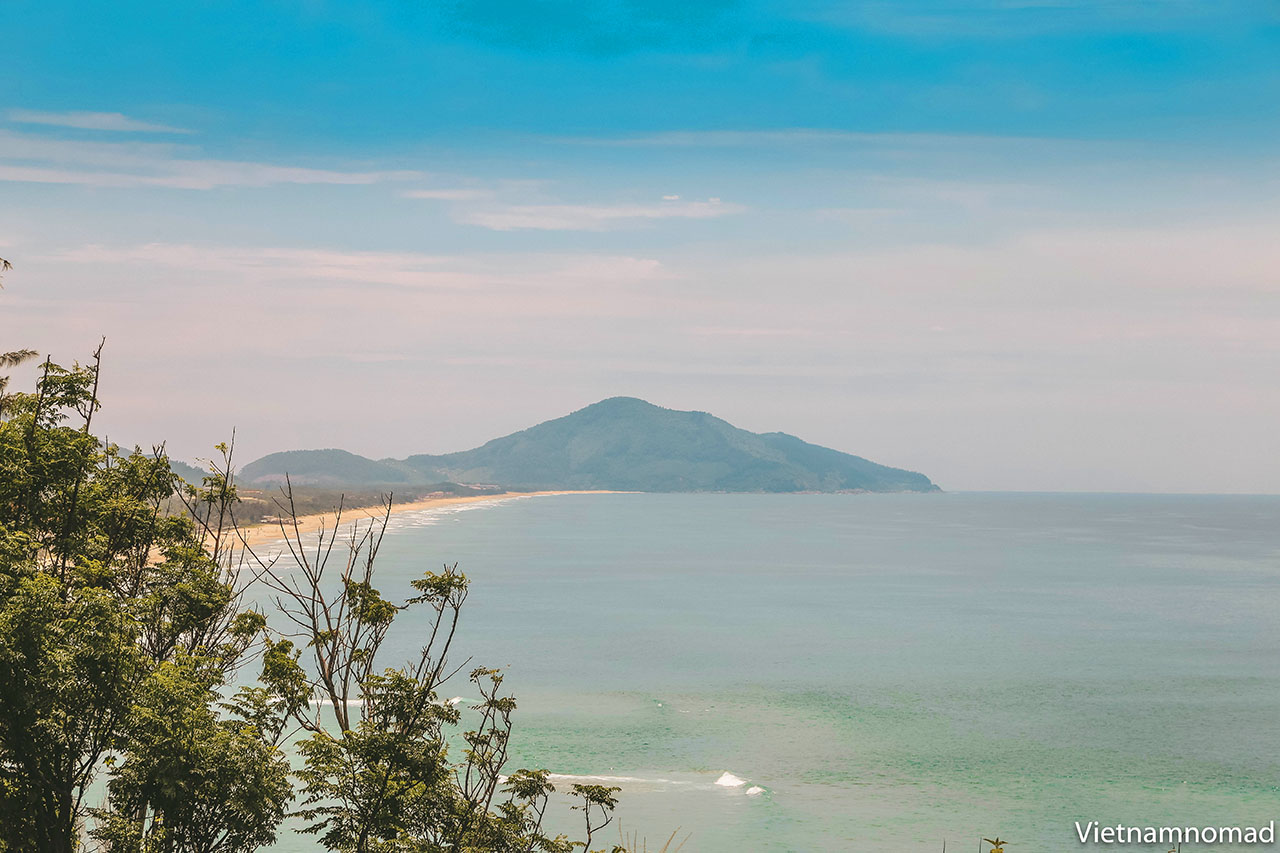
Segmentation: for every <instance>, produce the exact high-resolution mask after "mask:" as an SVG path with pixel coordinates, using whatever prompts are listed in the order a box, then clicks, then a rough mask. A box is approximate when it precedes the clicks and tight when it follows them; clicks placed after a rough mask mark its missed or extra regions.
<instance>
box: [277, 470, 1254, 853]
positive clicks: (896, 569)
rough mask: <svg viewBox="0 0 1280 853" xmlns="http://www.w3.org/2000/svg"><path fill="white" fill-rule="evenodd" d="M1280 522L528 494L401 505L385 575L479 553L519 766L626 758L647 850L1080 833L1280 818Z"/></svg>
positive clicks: (1090, 499)
mask: <svg viewBox="0 0 1280 853" xmlns="http://www.w3.org/2000/svg"><path fill="white" fill-rule="evenodd" d="M1277 521H1280V498H1272V497H1263V498H1258V497H1181V496H1100V495H1085V496H1080V495H1035V494H1018V495H1001V494H942V495H786V496H783V495H638V494H619V495H566V496H555V497H538V498H523V499H518V500H511V501H502V502H494V503H488V504H472V505H468V506H467V507H466V508H465V509H452V510H449V511H434V512H428V513H423V514H418V515H407V516H402V517H399V518H397V519H396V520H395V521H394V522H393V526H394V530H393V532H392V534H391V535H389V536H388V537H387V539H386V541H385V542H384V546H383V555H382V570H383V573H384V574H383V581H382V587H383V590H384V592H385V593H388V594H398V593H403V592H404V591H405V590H406V589H407V582H408V580H409V579H410V578H411V577H414V576H417V575H418V574H419V573H420V572H422V571H423V570H426V569H436V568H439V566H440V565H441V564H443V563H445V562H450V563H452V562H454V561H457V562H459V563H460V565H461V568H462V569H463V570H464V571H465V572H466V573H467V574H468V575H469V576H470V577H471V579H472V594H471V599H470V601H469V602H468V605H467V610H466V612H465V614H464V625H463V629H462V631H461V633H460V637H459V640H458V648H459V649H461V650H463V651H464V652H465V653H466V654H468V655H471V656H472V657H473V659H474V661H475V662H476V663H477V664H485V665H495V666H503V667H505V668H506V670H507V672H508V677H507V686H509V687H510V688H511V690H512V691H513V692H514V693H515V694H516V695H517V697H518V698H519V702H520V710H519V711H518V713H517V730H516V741H515V750H516V758H515V760H514V762H513V764H512V767H517V766H537V767H546V768H548V769H550V770H552V771H554V772H556V773H560V774H566V775H571V776H606V777H611V778H617V779H620V780H622V781H617V782H613V783H612V784H617V785H620V786H621V787H622V788H623V791H622V794H621V807H620V809H619V814H620V817H621V820H622V826H623V829H624V830H626V831H627V832H628V833H630V832H631V831H633V830H634V831H638V832H640V833H641V834H642V835H644V836H646V837H647V838H648V840H649V844H650V849H654V847H655V845H654V842H655V840H657V841H659V842H660V841H661V840H663V839H665V837H666V836H667V835H668V834H669V833H670V832H671V831H673V830H675V829H676V828H677V827H680V828H681V830H680V836H681V837H683V836H684V835H685V834H687V833H690V832H691V833H692V836H691V838H690V840H689V842H688V843H687V845H686V846H685V848H684V850H686V851H713V853H719V851H739V850H761V851H775V850H778V851H780V850H877V851H896V850H903V851H915V850H919V851H932V850H938V849H940V848H941V845H942V842H943V840H944V839H946V840H947V849H949V850H976V849H977V839H978V837H979V836H981V835H986V836H988V837H994V836H995V834H999V835H1000V836H1002V837H1004V838H1008V839H1012V840H1013V843H1012V844H1011V845H1010V846H1009V847H1008V848H1007V849H1008V850H1009V851H1010V853H1017V851H1032V850H1037V851H1050V850H1072V849H1079V848H1080V847H1081V845H1080V844H1079V843H1078V841H1077V840H1076V835H1075V830H1074V821H1076V820H1080V821H1082V822H1083V821H1088V820H1099V821H1101V822H1103V823H1110V824H1114V823H1116V822H1124V823H1129V824H1135V823H1136V824H1142V825H1147V824H1151V825H1166V824H1168V825H1192V824H1193V825H1215V826H1218V825H1235V824H1244V825H1252V824H1258V823H1266V822H1267V821H1269V820H1273V819H1280V714H1278V713H1277V711H1278V709H1280V618H1277V617H1278V616H1280V524H1277ZM399 627H400V629H401V630H400V632H399V633H397V634H396V635H395V637H394V638H393V642H394V643H396V644H398V647H397V650H396V654H395V657H396V658H399V657H401V655H404V656H407V655H408V654H409V650H410V649H411V648H412V647H413V646H414V645H416V642H417V638H416V637H415V636H414V635H415V633H416V632H415V631H414V630H413V627H414V626H412V625H408V624H405V625H401V626H399ZM454 692H456V693H457V694H458V695H462V696H468V695H469V694H468V692H467V690H466V689H465V684H464V685H459V686H458V687H457V689H456V691H454ZM726 772H728V773H731V774H732V775H733V776H735V777H737V779H740V780H742V781H743V784H741V785H737V786H725V785H717V784H715V783H716V781H717V780H718V779H721V777H722V774H724V773H726ZM564 781H565V782H566V783H567V782H568V781H570V780H568V779H566V780H564ZM725 781H730V780H725ZM749 792H750V793H749ZM611 831H612V830H611ZM610 840H616V836H612V838H611V839H610ZM657 846H660V844H659V845H657ZM298 849H305V848H298ZM1126 849H1134V850H1140V849H1156V848H1154V847H1152V848H1144V847H1142V846H1140V845H1136V846H1132V847H1127V848H1126ZM1159 849H1161V850H1164V849H1167V845H1165V846H1164V847H1161V848H1159ZM1187 849H1188V850H1192V849H1195V850H1210V849H1228V848H1226V847H1222V848H1214V847H1211V846H1207V845H1205V846H1188V848H1187Z"/></svg>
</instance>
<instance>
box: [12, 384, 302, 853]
mask: <svg viewBox="0 0 1280 853" xmlns="http://www.w3.org/2000/svg"><path fill="white" fill-rule="evenodd" d="M97 379H98V368H97V364H96V359H95V363H94V364H93V365H90V366H79V365H76V366H73V367H71V368H63V367H60V366H59V365H56V364H52V363H46V365H45V367H44V370H43V371H42V375H41V378H40V380H39V382H38V384H37V388H36V391H35V393H34V394H17V395H13V397H12V398H11V399H10V400H9V402H8V405H7V406H6V408H5V410H4V417H3V419H0V850H7V851H28V850H40V851H53V853H63V851H67V853H69V851H72V850H76V849H78V848H79V847H80V846H81V842H82V840H83V839H82V836H81V827H82V826H86V825H88V826H91V827H92V830H93V835H94V836H95V837H97V838H98V839H99V840H100V841H101V842H103V844H104V845H105V849H107V850H111V851H144V850H145V851H179V850H183V851H188V850H189V851H214V850H217V851H233V850H251V849H256V847H257V846H260V845H261V844H262V843H264V842H265V841H269V840H270V839H271V838H273V837H274V835H275V829H276V826H277V825H278V824H279V821H280V819H281V816H282V814H283V811H284V808H285V806H286V805H287V803H288V800H289V797H290V786H289V782H288V778H287V766H286V765H285V763H284V761H283V758H282V757H281V756H280V755H279V750H278V745H277V744H276V743H275V742H274V740H273V737H272V736H273V735H275V734H278V731H279V726H278V725H277V726H274V727H272V726H269V725H267V722H268V719H269V718H270V716H271V715H270V714H267V715H265V717H264V718H261V719H258V718H255V719H249V717H248V716H247V715H242V716H241V717H240V718H239V720H238V721H236V719H235V718H234V716H233V715H228V714H219V713H217V711H216V710H215V703H216V699H217V695H218V694H217V690H218V688H219V687H221V686H222V685H223V684H225V683H226V682H227V680H228V678H229V677H230V676H231V675H232V674H233V673H234V671H235V669H236V667H237V666H238V665H239V663H240V661H241V660H242V658H243V657H244V656H245V654H246V652H247V651H248V650H249V648H250V646H251V644H253V642H254V638H255V636H256V634H257V632H258V631H260V629H261V626H262V622H261V617H260V616H255V615H252V614H242V613H239V612H238V610H237V604H238V599H237V596H236V594H235V572H234V570H232V568H231V566H232V565H233V562H232V561H230V560H228V559H225V557H226V556H227V555H226V549H225V543H226V540H227V538H228V535H227V533H228V532H227V529H226V528H225V527H223V526H215V525H210V524H209V523H208V519H209V517H210V515H211V514H210V512H205V511H203V510H202V508H212V507H226V506H228V505H229V504H230V502H232V501H233V500H234V494H233V492H232V490H231V485H230V483H229V481H228V480H227V478H226V472H227V471H229V470H230V460H229V458H227V459H225V460H224V468H223V469H222V470H215V471H214V472H213V473H212V475H211V476H210V477H209V478H207V479H206V482H205V483H203V484H202V486H201V487H200V488H198V489H197V488H192V489H191V490H190V494H189V497H190V500H191V504H190V506H191V508H192V510H193V511H192V512H188V513H187V514H185V515H179V514H175V513H173V512H171V511H170V509H169V507H168V504H169V502H170V500H171V499H172V496H173V494H174V489H175V485H176V483H175V478H174V477H173V475H172V473H171V472H170V469H169V466H168V460H167V459H166V458H165V456H164V452H163V448H156V449H155V451H154V452H153V453H151V454H145V453H142V452H141V451H138V450H134V451H132V452H127V453H126V452H123V451H121V449H120V448H119V447H117V446H114V445H104V444H102V443H101V442H99V441H98V439H96V438H95V437H94V436H93V434H92V430H91V426H92V419H93V415H94V413H95V412H96V410H97V408H98V401H97ZM277 716H278V713H277ZM104 772H105V773H107V774H108V776H109V783H108V786H107V788H108V791H109V797H108V800H107V802H106V804H105V805H104V807H103V808H99V809H93V810H90V809H89V808H88V807H87V805H86V803H85V796H86V790H87V789H88V787H89V785H90V784H91V783H92V781H93V780H94V778H95V777H96V776H98V775H99V774H101V773H104ZM91 816H92V817H93V818H94V820H93V821H89V818H90V817H91Z"/></svg>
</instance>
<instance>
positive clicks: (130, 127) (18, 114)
mask: <svg viewBox="0 0 1280 853" xmlns="http://www.w3.org/2000/svg"><path fill="white" fill-rule="evenodd" d="M9 121H12V122H16V123H17V124H45V125H52V126H54V127H74V128H78V129H81V130H106V131H114V132H121V133H191V132H192V131H190V130H187V129H185V128H181V127H172V126H170V125H167V124H152V123H150V122H145V121H138V120H137V119H132V118H129V117H128V116H126V115H125V114H124V113H94V112H79V111H72V112H62V113H50V112H41V111H39V110H10V111H9Z"/></svg>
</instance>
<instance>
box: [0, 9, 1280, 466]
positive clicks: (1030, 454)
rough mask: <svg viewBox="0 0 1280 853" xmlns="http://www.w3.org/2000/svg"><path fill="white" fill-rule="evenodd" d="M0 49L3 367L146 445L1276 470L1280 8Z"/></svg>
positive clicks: (90, 18)
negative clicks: (534, 436) (557, 440)
mask: <svg viewBox="0 0 1280 853" xmlns="http://www.w3.org/2000/svg"><path fill="white" fill-rule="evenodd" d="M353 6H354V8H353ZM6 24H7V26H6V44H5V65H6V69H7V70H6V72H5V73H4V74H3V75H2V76H0V199H2V200H3V201H2V202H0V254H2V255H3V256H5V257H8V258H10V260H12V261H14V263H15V265H16V269H15V270H14V271H13V272H12V273H11V274H10V275H9V276H8V277H7V279H6V282H5V287H6V289H5V291H4V293H3V294H0V338H3V342H4V343H5V345H9V342H12V345H14V346H16V345H31V346H36V347H37V348H39V349H41V350H42V351H48V352H51V353H52V354H53V355H54V356H55V357H56V358H59V359H63V360H70V359H72V358H75V357H77V356H82V355H83V354H84V353H86V352H87V351H88V350H89V349H91V347H92V344H93V343H94V342H96V340H97V338H98V337H99V336H101V335H106V336H107V337H108V350H107V351H108V355H109V360H108V365H109V372H108V378H109V383H108V392H109V399H108V402H109V406H108V408H107V409H106V410H105V411H104V419H105V421H106V422H107V423H108V424H109V425H110V426H112V427H113V428H114V429H115V430H116V431H117V432H118V433H119V434H120V435H121V437H122V438H125V439H127V440H140V441H150V440H151V439H152V438H156V437H167V438H168V439H169V440H170V441H171V443H172V446H173V447H174V448H175V450H176V451H177V452H178V453H179V455H183V456H186V457H194V456H198V455H201V454H202V453H204V452H205V448H207V447H208V446H209V445H211V444H212V443H213V442H215V441H217V440H220V439H221V438H222V437H224V435H225V434H226V433H227V432H229V430H230V428H231V427H232V426H236V427H237V429H238V430H239V435H240V436H241V442H242V448H243V449H244V452H245V454H246V458H248V457H249V456H253V455H256V454H258V453H263V452H268V451H271V450H277V449H282V448H288V447H302V446H308V447H319V446H342V447H346V448H348V449H351V450H353V451H356V452H361V453H365V454H368V455H372V456H382V455H391V454H394V455H404V454H407V453H412V452H435V451H445V450H452V449H459V448H462V447H466V446H470V445H472V444H476V443H479V442H480V441H482V440H484V439H487V438H490V437H492V436H494V435H498V434H501V433H503V432H506V431H510V430H513V429H517V428H520V427H523V426H527V425H528V424H530V423H533V422H535V421H537V420H541V419H545V418H548V417H553V416H557V415H559V414H563V413H564V412H566V411H568V410H570V409H573V408H577V407H580V406H582V405H585V404H587V403H589V402H592V401H593V400H595V399H598V398H600V397H604V396H609V395H611V394H635V395H638V396H643V397H646V398H647V399H650V400H652V401H654V402H657V403H660V404H663V405H668V406H672V407H677V408H699V409H707V410H710V411H713V412H715V413H717V414H721V415H722V416H725V417H727V418H729V419H730V420H732V421H734V422H736V423H738V424H740V425H742V426H745V427H748V428H752V429H759V430H770V429H783V430H786V431H789V432H793V433H796V434H799V435H801V436H802V437H805V438H809V439H811V440H814V441H819V442H821V443H825V444H829V445H832V446H835V447H839V448H841V449H845V450H849V451H852V452H857V453H861V454H863V455H866V456H869V457H871V458H874V459H877V460H879V461H884V462H888V463H891V464H898V465H903V466H907V467H912V468H916V469H919V470H923V471H925V472H926V473H928V474H930V475H931V476H933V477H934V478H935V479H936V480H938V481H939V482H940V483H941V484H942V485H943V486H944V487H949V488H1014V489H1057V488H1061V489H1100V490H1112V489H1114V490H1157V491H1166V490H1167V491H1275V490H1276V488H1275V484H1276V482H1278V481H1280V480H1278V479H1277V478H1278V477H1280V461H1277V460H1275V459H1274V458H1271V457H1274V454H1273V453H1271V452H1270V450H1269V448H1270V444H1271V439H1270V435H1271V433H1272V432H1273V431H1274V425H1275V423H1276V422H1277V419H1278V418H1280V392H1277V390H1276V389H1275V388H1274V387H1273V386H1274V384H1275V383H1274V376H1275V375H1277V373H1276V371H1277V369H1280V350H1278V349H1277V344H1276V343H1275V341H1276V340H1277V339H1280V334H1277V333H1280V324H1277V319H1280V304H1278V302H1277V295H1278V294H1280V281H1278V278H1280V272H1278V271H1280V252H1278V251H1277V249H1276V248H1275V246H1274V244H1275V243H1277V242H1278V241H1276V240H1275V239H1274V234H1275V233H1276V226H1277V225H1278V224H1280V216H1277V209H1276V198H1277V192H1276V191H1277V189H1278V188H1280V169H1278V168H1277V166H1278V165H1280V164H1278V158H1277V148H1276V143H1277V139H1280V108H1277V104H1280V7H1277V6H1276V5H1275V4H1274V3H1263V2H1218V3H1206V2H1189V0H1188V2H1182V1H1181V0H1147V2H1126V0H1074V2H1073V0H1061V2H1058V0H986V2H983V1H982V0H974V2H896V3H890V2H861V3H842V4H832V3H817V2H790V3H760V2H754V3H752V2H743V3H739V2H732V0H716V1H715V2H707V3H697V4H689V3H657V2H608V3H586V2H525V3H514V2H513V3H504V2H491V3H467V2H451V3H426V2H418V3H414V2H394V3H364V4H346V3H343V4H339V3H327V2H305V3H293V2H280V3H227V2H223V3H216V4H215V3H198V2H197V3H182V4H161V3H118V4H113V5H111V6H102V5H99V4H70V3H56V2H54V3H50V2H41V3H35V2H15V3H11V4H8V5H7V7H6ZM335 389H341V394H342V395H344V396H345V397H346V399H347V400H348V401H349V403H348V404H346V405H344V404H342V403H340V402H338V401H337V400H335V397H336V396H337V393H336V392H335ZM378 410H389V411H391V412H393V413H394V414H392V415H389V416H388V417H387V418H386V419H385V421H384V422H381V423H377V424H376V425H371V424H370V423H369V420H368V417H367V413H368V412H369V411H378ZM1175 461H1176V463H1177V464H1174V463H1175Z"/></svg>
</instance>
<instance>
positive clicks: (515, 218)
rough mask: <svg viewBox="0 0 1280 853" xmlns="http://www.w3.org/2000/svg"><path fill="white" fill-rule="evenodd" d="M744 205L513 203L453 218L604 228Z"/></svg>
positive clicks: (498, 224) (501, 226) (502, 226)
mask: <svg viewBox="0 0 1280 853" xmlns="http://www.w3.org/2000/svg"><path fill="white" fill-rule="evenodd" d="M745 209H746V208H744V207H742V206H740V205H735V204H725V203H724V202H722V201H720V200H719V199H710V200H708V201H689V202H674V201H667V202H664V203H663V204H650V205H645V204H615V205H589V204H515V205H504V206H501V207H491V208H475V209H469V210H462V211H459V212H457V213H456V214H455V215H454V219H455V220H456V221H458V222H461V223H463V224H466V225H479V226H481V227H483V228H491V229H493V230H495V231H515V230H521V229H536V230H543V231H608V230H611V229H614V228H620V227H625V226H628V225H631V226H635V225H637V224H642V223H644V222H648V221H653V220H658V219H714V218H716V217H720V216H726V215H729V214H734V213H741V212H742V211H743V210H745Z"/></svg>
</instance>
